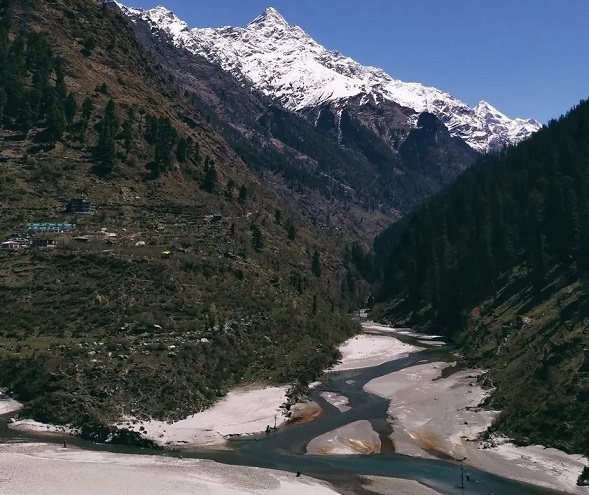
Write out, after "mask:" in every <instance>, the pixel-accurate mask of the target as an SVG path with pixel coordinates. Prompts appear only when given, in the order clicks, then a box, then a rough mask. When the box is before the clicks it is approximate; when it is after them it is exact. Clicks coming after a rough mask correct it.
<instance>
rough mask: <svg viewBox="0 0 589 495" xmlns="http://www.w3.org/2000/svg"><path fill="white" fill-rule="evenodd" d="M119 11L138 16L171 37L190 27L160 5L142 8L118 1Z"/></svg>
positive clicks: (129, 15)
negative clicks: (125, 4) (128, 5)
mask: <svg viewBox="0 0 589 495" xmlns="http://www.w3.org/2000/svg"><path fill="white" fill-rule="evenodd" d="M115 3H116V4H117V5H118V7H119V8H120V9H121V11H122V12H123V13H124V14H125V15H127V16H128V17H131V18H133V17H136V18H137V17H138V18H141V19H142V20H145V21H148V22H149V23H150V24H152V25H153V26H154V27H157V28H159V29H162V30H163V31H165V32H167V33H168V34H170V35H171V36H172V37H175V36H178V35H179V34H180V33H181V32H182V31H188V30H189V29H190V28H189V26H188V24H186V23H185V22H184V21H183V20H182V19H180V18H179V17H177V16H176V15H175V14H174V13H173V12H172V11H170V10H168V9H167V8H166V7H164V6H162V5H158V6H157V7H154V8H153V9H149V10H143V9H137V8H132V7H125V6H124V5H123V4H121V3H119V2H115Z"/></svg>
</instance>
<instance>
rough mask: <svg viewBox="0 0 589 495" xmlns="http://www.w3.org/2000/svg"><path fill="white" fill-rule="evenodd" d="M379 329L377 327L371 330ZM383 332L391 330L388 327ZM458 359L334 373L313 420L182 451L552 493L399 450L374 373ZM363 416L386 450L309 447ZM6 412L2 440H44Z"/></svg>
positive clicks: (317, 471)
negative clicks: (334, 399)
mask: <svg viewBox="0 0 589 495" xmlns="http://www.w3.org/2000/svg"><path fill="white" fill-rule="evenodd" d="M371 333H376V332H371ZM382 335H389V336H390V334H386V333H383V334H382ZM394 337H395V338H398V339H400V340H402V341H404V342H406V343H408V344H413V345H417V346H421V347H423V341H420V342H417V338H415V337H412V336H408V335H397V334H396V335H395V336H394ZM450 359H452V355H451V349H450V348H448V347H446V346H442V347H440V346H432V347H431V348H428V349H426V350H423V351H420V352H417V353H413V354H410V355H409V356H408V357H404V358H400V359H395V360H393V361H390V362H387V363H384V364H382V365H380V366H374V367H371V368H363V369H357V370H348V371H340V372H337V373H331V374H329V380H328V381H327V382H326V383H323V385H322V386H321V387H319V389H314V390H312V391H311V399H313V400H314V401H315V402H317V403H318V404H319V405H320V406H321V407H322V408H323V413H322V414H321V415H320V416H319V417H318V418H317V419H315V420H314V421H312V422H309V423H300V424H293V425H287V426H284V427H281V428H279V429H278V431H276V432H272V433H271V434H269V435H262V436H259V437H255V438H252V437H250V438H247V439H238V440H232V441H231V442H230V443H229V446H230V447H231V448H230V449H228V450H223V451H217V450H193V451H183V454H182V455H183V456H184V457H194V458H203V459H211V460H215V461H218V462H223V463H226V464H239V465H246V466H256V467H263V468H272V469H280V470H284V471H289V472H295V471H301V472H303V473H304V474H305V475H308V476H312V477H315V478H318V479H322V480H325V481H328V482H330V483H332V484H333V485H334V486H335V487H336V489H337V488H340V489H342V490H343V489H346V490H347V492H348V493H355V494H358V495H364V494H370V493H372V492H369V491H367V490H365V489H363V488H362V487H361V484H360V482H359V481H360V478H359V477H360V476H362V475H372V476H386V477H397V478H407V479H412V480H415V481H418V482H420V483H422V484H423V485H426V486H428V487H430V488H433V489H435V490H436V491H438V492H440V493H442V494H448V495H454V494H462V493H465V492H468V493H471V494H476V495H490V494H494V495H549V494H557V493H562V492H556V491H552V490H548V489H544V488H540V487H537V486H532V485H527V484H522V483H519V482H516V481H512V480H508V479H505V478H501V477H499V476H496V475H492V474H489V473H486V472H483V471H479V470H476V469H474V468H471V467H468V468H467V469H468V473H469V476H470V481H468V482H466V483H465V484H464V485H465V487H464V489H462V488H461V487H460V481H461V466H460V464H459V463H457V462H456V461H453V460H451V459H422V458H416V457H409V456H404V455H399V454H396V453H395V452H394V447H393V445H392V443H391V442H390V440H389V439H388V437H389V435H390V433H391V431H392V430H391V425H390V423H389V422H388V421H387V410H388V406H389V401H388V400H387V399H383V398H381V397H378V396H376V395H373V394H371V393H368V392H366V391H364V390H363V386H364V385H365V384H366V383H368V382H369V381H370V380H372V379H374V378H377V377H380V376H383V375H386V374H388V373H392V372H394V371H398V370H401V369H404V368H407V367H410V366H413V365H415V364H417V363H423V362H428V361H443V360H450ZM322 391H333V392H336V393H338V394H341V395H344V396H346V397H347V398H348V400H349V406H350V407H351V409H350V410H349V411H347V412H340V411H339V410H338V409H337V408H336V407H334V406H332V405H331V404H329V403H328V402H327V401H325V400H324V399H323V398H322V396H321V395H320V393H321V392H322ZM358 420H368V421H370V423H371V424H372V426H373V428H374V430H375V431H376V432H377V433H378V434H379V435H380V437H381V443H382V446H383V448H382V452H381V453H380V454H373V455H367V456H361V455H354V456H335V455H333V456H316V455H307V454H305V449H306V446H307V444H308V443H309V441H311V440H312V439H313V438H315V437H317V436H319V435H322V434H324V433H327V432H330V431H332V430H334V429H336V428H339V427H341V426H344V425H346V424H348V423H352V422H354V421H358ZM6 421H7V418H6V417H4V418H2V417H0V443H7V442H9V443H12V442H38V441H40V437H39V436H35V435H33V434H30V433H24V432H17V431H13V430H11V429H9V428H8V426H7V423H6ZM63 440H64V438H63V437H58V436H52V437H46V436H44V437H42V441H44V442H63ZM67 441H68V443H70V444H72V445H75V446H77V447H80V448H84V449H88V450H103V451H109V452H118V453H125V454H129V455H133V454H142V455H146V454H151V455H167V456H178V455H179V453H178V452H173V451H164V452H162V451H155V450H154V451H150V450H146V449H139V448H133V447H122V446H113V445H97V444H92V443H90V442H86V441H83V440H80V439H74V438H71V437H67Z"/></svg>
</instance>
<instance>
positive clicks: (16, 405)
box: [0, 393, 22, 416]
mask: <svg viewBox="0 0 589 495" xmlns="http://www.w3.org/2000/svg"><path fill="white" fill-rule="evenodd" d="M21 408H22V404H21V403H20V402H18V401H16V400H14V399H10V398H9V397H6V396H5V395H3V394H1V393H0V416H1V415H3V414H9V413H12V412H16V411H18V410H19V409H21Z"/></svg>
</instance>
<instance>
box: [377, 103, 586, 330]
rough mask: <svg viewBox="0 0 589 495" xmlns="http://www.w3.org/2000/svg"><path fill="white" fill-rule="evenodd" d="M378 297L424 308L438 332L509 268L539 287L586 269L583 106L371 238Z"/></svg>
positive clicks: (456, 322)
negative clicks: (379, 266) (380, 267)
mask: <svg viewBox="0 0 589 495" xmlns="http://www.w3.org/2000/svg"><path fill="white" fill-rule="evenodd" d="M375 245H376V248H377V254H378V256H379V258H380V259H381V261H382V260H384V277H383V283H382V290H381V293H380V298H381V300H387V299H393V298H397V299H404V300H405V302H406V304H407V305H408V307H410V308H420V307H427V305H431V308H432V310H433V312H432V314H433V317H434V320H435V324H436V326H437V328H438V329H440V330H446V332H449V333H450V332H453V331H457V330H460V329H462V328H463V327H464V324H465V317H466V314H467V312H468V311H469V309H471V308H472V307H474V306H475V305H476V304H478V303H480V302H481V301H483V300H484V299H485V298H487V297H488V296H490V295H492V294H494V293H495V291H496V290H497V289H499V288H500V284H501V282H502V279H503V278H504V277H507V276H508V275H509V274H510V272H511V271H512V270H513V268H514V267H516V266H522V267H523V268H524V271H525V274H526V277H528V279H529V280H530V282H532V283H537V284H542V283H543V281H544V280H545V279H546V277H547V276H548V275H549V273H550V272H551V270H553V269H554V268H555V267H563V266H567V267H570V268H572V269H573V270H576V271H577V272H578V273H579V274H582V273H586V272H587V270H588V269H589V258H588V257H587V253H589V103H587V102H582V103H581V104H580V105H578V106H577V107H575V108H574V109H572V110H571V111H570V112H569V113H568V114H567V115H566V116H564V117H562V118H561V119H559V120H558V121H551V122H550V123H549V125H548V126H545V127H544V128H543V129H542V130H540V131H539V132H538V133H537V134H536V135H534V136H533V137H532V138H531V139H529V140H528V141H526V142H524V143H521V144H520V145H519V146H517V147H512V148H509V149H507V150H505V151H504V152H502V153H501V154H499V155H490V156H486V157H484V158H482V159H481V160H480V161H479V163H478V165H477V166H476V167H475V168H474V169H471V170H470V171H469V172H467V173H466V174H465V175H463V176H462V177H461V178H460V179H459V180H458V181H457V182H456V183H455V184H454V185H453V186H451V187H450V188H448V189H447V190H446V191H445V192H444V193H442V194H440V195H438V196H437V197H435V198H434V199H432V200H431V201H429V202H428V203H427V204H425V205H424V206H423V207H421V208H420V209H419V210H418V211H416V212H415V213H414V214H413V215H411V217H410V218H408V219H407V220H406V221H404V222H402V223H400V224H399V225H397V226H393V227H392V228H391V229H389V230H388V231H386V232H385V233H384V234H382V235H381V236H380V238H379V239H378V240H377V242H376V244H375Z"/></svg>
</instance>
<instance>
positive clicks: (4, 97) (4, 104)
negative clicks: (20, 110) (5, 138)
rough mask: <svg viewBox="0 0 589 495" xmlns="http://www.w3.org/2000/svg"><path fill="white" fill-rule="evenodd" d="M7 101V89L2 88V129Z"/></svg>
mask: <svg viewBox="0 0 589 495" xmlns="http://www.w3.org/2000/svg"><path fill="white" fill-rule="evenodd" d="M7 102H8V96H7V95H6V91H5V90H4V88H0V129H2V127H3V125H4V109H5V108H6V103H7Z"/></svg>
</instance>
